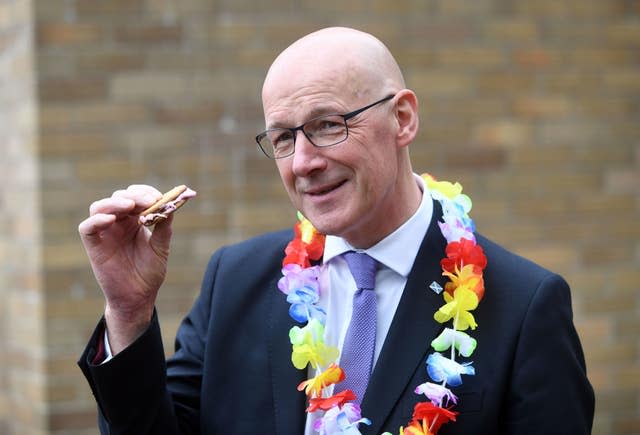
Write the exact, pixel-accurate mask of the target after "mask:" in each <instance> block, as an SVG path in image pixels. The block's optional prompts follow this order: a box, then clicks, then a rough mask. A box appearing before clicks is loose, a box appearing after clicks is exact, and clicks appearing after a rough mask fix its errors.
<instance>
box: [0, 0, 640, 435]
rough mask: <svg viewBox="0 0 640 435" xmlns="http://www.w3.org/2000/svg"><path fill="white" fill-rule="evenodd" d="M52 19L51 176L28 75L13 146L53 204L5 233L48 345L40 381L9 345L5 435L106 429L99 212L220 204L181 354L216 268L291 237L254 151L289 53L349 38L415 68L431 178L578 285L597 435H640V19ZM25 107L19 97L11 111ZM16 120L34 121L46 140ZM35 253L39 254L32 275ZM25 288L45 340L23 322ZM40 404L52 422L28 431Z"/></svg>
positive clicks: (193, 14) (480, 220)
mask: <svg viewBox="0 0 640 435" xmlns="http://www.w3.org/2000/svg"><path fill="white" fill-rule="evenodd" d="M26 4H27V2H26V1H17V0H16V1H8V0H3V1H0V20H1V21H0V29H1V30H5V29H10V28H13V26H14V21H12V20H11V19H9V17H13V16H14V15H11V14H12V12H10V11H9V10H10V9H11V8H18V9H20V8H21V7H24V5H26ZM20 10H21V9H20ZM34 10H35V18H34V19H35V24H36V38H37V39H36V43H37V47H36V50H35V55H36V57H37V68H36V69H35V71H36V72H37V79H38V89H37V90H38V100H37V108H38V110H39V117H40V125H39V142H40V153H39V156H38V159H36V158H35V157H36V156H34V155H33V148H32V137H31V136H30V134H32V132H33V128H34V124H33V121H32V120H31V119H32V118H30V117H29V116H30V115H29V116H26V115H16V113H18V114H20V113H24V112H23V111H22V110H21V108H23V107H24V104H27V105H28V108H27V109H25V110H26V112H27V113H31V112H30V109H31V110H32V109H33V104H34V103H33V102H32V100H30V99H29V97H30V94H29V91H28V89H29V88H28V85H29V79H28V77H29V76H28V74H23V73H24V72H25V71H29V65H28V63H27V65H25V62H24V61H20V62H17V63H18V64H19V65H20V68H24V69H23V70H20V71H22V72H23V73H20V74H19V73H17V72H15V70H11V71H10V72H8V73H7V74H8V75H7V77H8V79H9V80H11V81H12V83H20V84H23V85H24V86H25V90H24V91H23V93H22V94H21V95H22V98H21V99H19V100H13V101H14V103H13V104H10V105H8V106H3V108H2V112H0V113H1V115H0V119H2V120H5V119H6V120H7V122H8V125H11V126H12V129H9V130H6V129H5V130H4V131H8V132H10V133H11V134H13V135H16V137H18V138H19V139H17V140H18V141H19V143H21V144H22V143H24V146H21V147H15V146H14V147H13V148H12V149H13V150H14V151H13V153H9V154H8V156H13V157H11V159H12V160H10V161H7V162H6V163H5V161H3V168H4V169H5V171H3V175H4V174H7V173H9V174H13V173H15V174H18V175H20V177H16V178H15V181H12V182H16V183H18V182H20V183H24V184H26V188H25V190H24V191H25V192H27V193H28V195H29V196H28V197H29V199H30V201H31V202H30V204H31V205H30V206H29V207H27V208H26V209H25V208H23V207H20V208H19V209H18V208H16V207H13V209H11V208H10V206H9V205H8V204H9V203H8V202H6V201H5V202H2V205H1V207H3V210H2V211H3V217H2V218H3V219H5V220H6V219H9V220H11V219H12V218H11V217H12V216H16V215H20V216H22V217H21V218H20V219H15V218H14V219H13V220H11V222H12V225H13V226H11V225H8V226H7V225H3V229H5V231H6V228H9V232H8V233H2V235H1V237H2V240H0V255H1V256H2V258H3V263H4V266H3V267H4V269H2V273H1V274H0V277H2V279H3V280H4V282H3V284H5V283H6V282H8V283H9V285H3V286H2V288H0V292H3V293H2V294H1V295H0V296H2V302H0V309H2V310H3V311H1V312H0V315H1V317H0V325H2V328H1V329H0V344H5V343H9V342H10V341H11V334H16V335H20V334H22V335H24V333H25V331H26V332H28V333H29V340H26V339H25V340H21V341H18V342H17V343H19V344H15V346H32V347H31V348H29V349H28V350H26V351H24V352H23V354H26V355H27V357H26V358H27V362H28V364H27V365H26V367H28V368H25V364H24V361H23V360H21V359H17V360H16V359H12V358H10V355H9V350H7V349H6V348H5V347H4V346H0V347H1V348H3V349H2V351H0V361H2V362H3V363H6V364H2V369H0V382H2V385H3V387H4V386H6V385H7V384H15V385H16V388H15V389H14V390H9V391H10V392H9V393H5V388H2V393H0V425H4V426H0V432H2V428H5V427H10V425H12V424H14V422H13V419H10V418H9V416H10V415H11V416H16V418H15V421H16V423H15V424H22V423H20V422H24V421H28V420H29V419H30V418H31V419H32V420H31V422H30V423H29V424H30V425H31V426H30V427H32V428H34V429H33V430H34V431H36V430H39V429H42V427H45V428H46V429H45V430H46V431H48V433H55V434H63V433H64V434H85V433H86V434H94V433H96V432H97V431H96V429H95V425H94V420H95V407H94V404H93V400H92V398H91V394H90V392H89V389H88V387H87V386H86V384H85V383H84V381H83V380H82V379H81V376H80V373H79V370H78V369H77V368H76V367H75V359H76V358H77V356H78V354H79V352H80V351H81V349H82V347H83V346H84V344H85V341H86V339H87V338H88V335H89V333H90V331H91V329H92V328H93V326H94V324H95V322H96V320H97V318H98V316H99V314H100V312H101V310H102V305H103V301H102V297H101V295H100V293H99V290H98V289H97V288H96V285H95V283H94V281H93V278H92V276H91V274H90V272H89V268H88V264H87V261H86V259H85V256H84V253H83V251H82V249H81V246H80V242H79V240H78V237H77V235H76V226H77V224H78V223H79V222H80V220H82V219H83V218H84V216H85V215H86V213H87V209H88V205H89V204H90V202H91V201H92V200H94V199H97V198H100V197H102V196H105V195H109V194H110V193H111V191H112V190H114V189H115V188H118V187H124V186H126V185H128V184H131V183H140V182H144V183H152V184H155V185H158V186H159V187H160V188H162V189H166V188H169V187H172V186H173V185H175V184H179V183H187V184H190V185H192V186H193V187H194V188H196V189H197V190H198V192H199V197H198V199H197V200H195V201H193V202H192V203H190V204H189V205H188V206H187V207H186V208H185V209H184V212H181V215H180V218H179V219H177V220H176V231H175V239H174V244H173V257H172V259H171V262H170V270H169V276H168V278H167V282H166V284H165V286H164V287H163V289H162V292H161V296H160V299H159V302H158V307H159V311H160V315H161V318H162V324H163V332H164V337H165V341H166V344H167V346H168V349H170V347H171V341H172V337H173V335H174V332H175V328H176V327H177V324H178V322H179V320H180V318H181V317H182V315H183V314H184V312H185V311H186V310H187V309H188V307H189V306H190V304H191V301H192V300H193V297H194V295H195V294H196V292H197V289H198V286H199V281H200V278H201V273H202V271H203V268H204V266H205V263H206V261H207V259H208V255H209V254H210V252H211V251H212V250H214V249H215V248H217V247H219V246H221V245H222V244H224V243H229V242H233V241H236V240H239V239H242V238H244V237H247V236H249V235H252V234H256V233H259V232H262V231H264V230H269V229H274V228H279V227H281V226H283V225H286V224H289V223H291V221H292V215H293V210H292V209H291V206H290V205H289V204H288V201H287V199H286V197H285V195H284V193H283V191H282V188H281V186H280V181H279V179H278V176H277V173H276V171H275V169H274V167H273V164H272V163H271V162H269V161H268V160H266V159H265V158H264V157H263V156H262V155H261V154H260V153H259V152H258V151H257V150H256V148H255V146H254V144H253V139H252V137H253V135H255V133H256V132H257V131H259V130H260V129H261V127H262V120H261V108H260V100H259V90H260V86H261V81H262V78H263V75H264V72H265V71H266V68H267V67H268V65H269V64H270V62H271V60H272V59H273V57H274V56H275V55H276V54H277V53H278V52H279V51H280V50H281V49H282V48H284V47H285V46H286V45H287V44H288V43H290V42H291V41H292V40H294V39H295V38H297V37H299V36H300V35H302V34H304V33H307V32H308V31H310V30H313V29H316V28H319V27H324V26H327V25H334V24H339V25H349V26H355V27H359V28H362V29H364V30H367V31H370V32H372V33H374V34H376V35H378V36H379V37H380V38H382V39H383V40H384V41H386V42H387V43H388V45H389V47H390V48H391V50H392V51H393V52H394V53H395V54H396V57H397V59H398V61H399V62H400V64H401V65H402V66H403V70H404V72H405V75H406V78H407V81H408V83H409V86H410V87H412V88H413V89H414V90H415V91H416V92H417V93H418V96H419V98H420V101H421V115H422V123H421V124H422V128H421V133H420V136H419V138H418V140H417V141H416V143H415V144H414V145H413V147H412V152H413V156H414V166H415V168H416V170H418V171H430V172H432V173H433V174H434V175H436V176H438V177H440V178H447V179H458V180H460V181H461V182H462V183H463V184H464V185H465V186H466V189H467V191H468V192H469V193H470V194H471V195H472V196H473V197H474V199H475V209H474V216H475V218H476V222H477V224H478V227H479V229H480V230H481V231H482V232H483V233H485V234H486V235H488V236H490V237H492V238H494V239H495V240H497V241H498V242H500V243H502V244H504V245H506V246H507V247H509V248H511V249H513V250H515V251H516V252H519V253H521V254H523V255H525V256H528V257H530V258H532V259H534V260H536V261H538V262H540V263H542V264H543V265H545V266H547V267H549V268H552V269H554V270H557V271H559V272H560V273H562V274H563V275H564V276H565V277H566V278H567V279H568V281H569V282H570V284H571V285H572V288H573V303H574V310H575V317H576V324H577V326H578V329H579V332H580V334H581V337H582V339H583V344H584V347H585V352H586V357H587V362H588V368H589V376H590V378H591V380H592V382H593V384H594V386H595V388H596V394H597V409H596V421H595V428H594V433H595V434H609V433H616V434H633V433H638V432H640V417H639V407H640V403H639V397H638V396H639V393H638V391H639V390H640V363H639V362H638V357H639V352H638V351H639V349H638V340H637V331H638V330H640V320H639V315H638V314H639V309H640V307H639V304H638V302H639V301H638V298H639V296H638V294H639V293H638V290H639V288H638V284H637V283H638V282H640V272H639V271H638V270H639V267H638V266H639V265H640V244H639V242H638V240H639V237H638V236H639V234H640V226H638V224H637V222H638V220H639V217H640V216H639V215H640V209H639V198H640V195H639V193H640V191H639V189H638V185H639V184H640V151H639V148H640V147H639V142H640V134H639V133H640V127H639V125H640V123H639V122H638V121H640V119H639V117H638V115H639V110H640V109H639V108H640V106H639V104H638V101H639V97H640V80H638V72H639V68H638V63H639V62H640V58H639V57H638V49H640V2H638V1H637V0H611V1H602V0H581V1H579V2H569V1H562V0H560V1H558V0H518V1H506V0H475V1H473V2H469V1H465V0H419V1H415V0H413V1H412V0H401V1H397V0H395V1H390V0H375V1H371V2H365V1H353V2H347V3H345V2H336V1H325V2H322V3H319V2H309V1H305V2H298V4H294V3H293V2H290V1H282V0H279V1H270V2H248V1H238V0H218V1H215V2H214V1H212V0H111V1H108V2H105V1H101V0H39V1H35V2H34ZM4 17H7V18H5V19H2V18H4ZM21 22H22V23H23V24H22V27H21V28H22V30H21V31H23V32H26V29H27V28H28V23H27V22H26V21H21ZM5 33H6V32H3V34H2V36H1V37H0V41H2V43H3V46H2V49H3V53H5V54H3V56H4V57H3V58H2V59H3V62H5V60H4V59H5V58H6V57H7V54H6V53H9V57H11V56H14V57H15V58H16V59H20V58H21V57H20V56H22V55H18V54H15V51H12V50H11V49H8V48H7V47H8V45H7V44H9V46H11V44H13V47H18V48H20V49H22V50H24V51H25V52H28V49H27V48H26V46H24V45H20V43H17V42H11V41H13V40H12V39H11V38H8V39H7V38H6V36H5ZM5 41H7V42H5ZM25 56H26V54H25ZM3 65H4V64H3ZM3 71H4V70H3ZM12 74H13V75H12ZM24 77H27V78H26V79H25V78H24ZM16 79H19V80H17V81H15V80H16ZM1 80H3V81H4V80H5V76H4V72H3V75H2V79H1ZM17 89H18V87H11V88H8V87H6V86H5V85H3V87H2V91H1V93H2V96H3V97H4V95H10V94H11V93H12V92H18V90H17ZM25 101H26V102H27V103H25ZM29 104H30V105H29ZM16 116H18V117H21V119H23V121H24V119H28V120H27V121H24V123H25V124H26V127H25V129H24V130H21V129H19V128H18V127H17V125H22V124H19V123H17V124H16V123H13V122H11V121H12V120H13V119H15V118H12V117H16ZM25 116H26V118H25ZM3 157H4V158H5V159H7V157H5V156H4V155H3ZM38 165H39V168H40V170H39V176H40V177H41V180H42V181H41V184H40V186H39V191H40V197H41V201H40V207H41V211H40V213H36V210H37V207H36V202H35V201H36V199H37V198H38V192H37V191H36V190H35V189H34V183H35V180H37V178H38V174H37V173H35V168H37V167H38ZM27 174H28V176H27ZM24 177H27V178H28V180H26V181H22V180H23V178H24ZM18 180H21V181H18ZM5 186H6V185H5ZM2 193H3V196H6V195H7V194H9V193H10V191H9V189H7V188H6V187H3V190H2ZM5 210H9V212H8V213H7V214H4V213H5ZM40 221H41V224H42V227H41V228H42V238H43V241H42V243H41V244H38V243H35V242H34V243H32V244H24V243H22V241H21V240H20V239H19V235H20V234H21V231H22V232H26V233H27V234H28V236H29V240H35V241H37V240H38V238H39V234H40V233H39V230H38V228H39V223H40ZM18 246H20V247H21V249H27V248H25V246H28V249H31V251H30V252H27V253H24V255H23V256H22V257H17V256H16V255H14V254H13V252H15V251H14V249H16V248H17V247H18ZM40 249H41V250H42V264H41V265H40V264H38V262H37V261H36V259H37V258H38V255H37V253H38V252H39V250H40ZM19 252H21V253H23V252H24V251H19ZM18 258H20V261H17V260H18ZM24 258H27V259H29V260H28V261H24ZM25 268H26V271H25ZM38 271H40V272H41V273H40V274H38V273H37V272H38ZM22 273H25V274H26V275H21V276H28V277H30V279H24V277H23V278H20V277H17V276H18V275H20V274H22ZM39 277H41V279H42V282H40V281H38V279H39ZM12 283H13V284H12ZM25 287H26V289H25ZM9 289H15V291H14V292H13V294H14V295H15V299H14V302H13V304H17V307H19V308H21V309H23V310H24V311H25V312H26V314H25V315H24V317H23V316H20V319H22V320H21V322H23V323H14V320H16V319H15V315H14V314H12V313H13V312H14V310H13V306H11V307H10V306H9V305H8V304H9V302H8V301H9V300H11V299H10V298H6V297H4V296H5V295H10V294H12V293H11V291H12V290H9ZM22 289H24V290H29V291H24V292H23V291H18V290H22ZM39 289H41V290H43V291H41V292H40V291H38V290H39ZM41 301H43V302H44V304H40V302H41ZM17 307H16V309H17ZM37 310H40V311H38V312H39V314H40V316H39V317H38V316H34V315H33V314H34V313H36V311H37ZM16 312H17V311H16ZM12 316H13V317H12ZM42 324H45V325H46V329H44V330H42V328H41V325H42ZM31 331H35V332H34V333H33V334H31ZM38 334H45V335H38ZM14 343H16V342H15V341H14ZM38 344H40V345H41V346H40V347H37V345H38ZM9 349H10V348H9ZM38 358H43V361H40V360H39V359H38ZM39 362H43V363H44V364H45V365H44V369H45V370H46V382H44V381H42V380H41V379H39V378H38V377H37V376H35V377H33V378H31V377H29V378H28V380H29V382H30V383H31V384H37V385H36V386H35V387H33V386H32V385H30V387H31V388H29V389H24V388H17V386H18V383H19V382H20V381H21V380H24V379H25V377H24V376H23V375H22V374H21V373H22V372H20V370H30V371H31V372H32V373H34V374H36V375H37V373H38V367H39V366H38V363H39ZM550 369H552V367H550ZM44 386H46V392H45V393H44V394H43V395H42V396H43V397H42V398H41V400H35V399H37V398H38V397H40V395H41V392H40V389H41V388H43V387H44ZM25 391H28V392H29V394H32V395H33V396H32V397H31V398H32V399H34V400H33V403H37V406H35V412H34V411H33V409H31V410H28V409H26V410H25V409H22V412H21V413H17V412H15V411H14V410H16V409H17V408H15V406H17V405H15V403H20V400H22V399H20V398H19V397H18V396H19V395H20V394H23V393H24V392H25ZM558 400H570V398H569V399H567V398H558ZM12 406H13V408H12ZM29 411H30V412H29ZM42 416H45V417H46V418H45V421H44V422H42V420H41V419H42ZM25 424H27V423H25ZM19 433H23V432H19Z"/></svg>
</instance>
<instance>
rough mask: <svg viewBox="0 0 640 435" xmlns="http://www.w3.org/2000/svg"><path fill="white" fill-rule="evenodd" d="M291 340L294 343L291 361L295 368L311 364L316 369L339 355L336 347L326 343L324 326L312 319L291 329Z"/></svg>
mask: <svg viewBox="0 0 640 435" xmlns="http://www.w3.org/2000/svg"><path fill="white" fill-rule="evenodd" d="M289 340H290V341H291V344H292V345H293V352H292V353H291V362H292V363H293V365H294V366H295V368H297V369H300V370H302V369H303V368H305V367H306V366H307V364H311V367H313V368H314V369H316V368H318V366H319V365H321V366H324V365H326V364H328V363H329V362H330V361H333V360H335V359H336V358H337V357H338V354H339V353H340V351H339V350H338V348H336V347H332V346H327V345H326V344H325V343H324V326H322V324H321V323H320V322H319V321H318V320H317V319H311V320H309V323H307V325H306V326H305V327H304V328H300V327H299V326H294V327H293V328H291V329H290V330H289Z"/></svg>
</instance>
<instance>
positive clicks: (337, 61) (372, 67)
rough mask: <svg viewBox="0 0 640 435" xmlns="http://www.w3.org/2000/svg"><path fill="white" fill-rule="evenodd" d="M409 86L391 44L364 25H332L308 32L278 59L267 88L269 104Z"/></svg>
mask: <svg viewBox="0 0 640 435" xmlns="http://www.w3.org/2000/svg"><path fill="white" fill-rule="evenodd" d="M404 87H405V84H404V78H403V77H402V73H401V71H400V68H399V67H398V64H397V63H396V61H395V59H394V58H393V56H392V55H391V53H390V52H389V50H388V49H387V47H386V46H385V45H384V44H383V43H382V42H381V41H380V40H378V39H377V38H375V37H374V36H372V35H370V34H368V33H364V32H361V31H358V30H354V29H349V28H344V27H331V28H326V29H322V30H319V31H316V32H314V33H311V34H309V35H306V36H304V37H302V38H301V39H299V40H297V41H296V42H294V43H293V44H291V45H290V46H289V47H288V48H286V49H285V50H284V51H283V52H282V53H281V54H280V55H279V56H278V57H277V58H276V60H275V61H274V62H273V64H272V65H271V68H269V71H268V73H267V76H266V78H265V81H264V85H263V88H262V99H263V104H264V105H265V106H268V105H270V104H272V103H273V102H274V101H278V100H279V99H281V98H287V97H291V96H292V95H296V94H297V93H304V92H305V91H306V90H308V89H313V90H314V91H316V90H323V91H324V92H327V93H333V94H336V95H342V96H344V97H346V98H350V99H353V100H356V101H358V100H360V101H368V100H370V99H371V98H378V97H379V96H381V95H386V94H392V93H394V92H396V91H398V90H400V89H403V88H404Z"/></svg>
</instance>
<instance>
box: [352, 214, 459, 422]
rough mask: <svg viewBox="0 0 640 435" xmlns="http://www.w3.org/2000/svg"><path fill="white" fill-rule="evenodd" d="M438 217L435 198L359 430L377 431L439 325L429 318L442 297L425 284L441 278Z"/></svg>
mask: <svg viewBox="0 0 640 435" xmlns="http://www.w3.org/2000/svg"><path fill="white" fill-rule="evenodd" d="M441 217H442V209H441V207H440V203H439V202H438V201H434V209H433V217H432V219H431V223H430V225H429V228H428V230H427V234H426V235H425V238H424V240H423V241H422V245H421V246H420V250H419V251H418V255H417V257H416V260H415V262H414V264H413V268H412V269H411V272H410V273H409V277H408V279H407V284H406V286H405V289H404V292H403V294H402V297H401V299H400V303H399V305H398V308H397V310H396V313H395V315H394V318H393V321H392V323H391V327H390V328H389V332H388V334H387V338H386V339H385V342H384V345H383V347H382V351H381V352H380V356H379V358H378V362H377V363H376V366H375V368H374V371H373V373H372V375H371V380H370V381H369V386H368V388H367V391H366V393H365V396H364V398H363V402H362V415H363V416H365V417H368V418H370V419H371V420H372V421H373V423H372V425H371V426H369V427H366V426H364V425H361V426H360V428H361V430H362V431H363V433H367V434H369V433H371V434H377V433H379V432H380V430H381V428H382V426H383V424H384V423H385V421H386V420H387V418H388V417H389V415H390V413H391V411H392V410H393V408H394V406H395V405H396V404H397V403H398V401H399V400H400V398H401V396H402V394H403V392H404V391H405V390H406V389H407V388H414V387H415V385H409V383H410V381H411V378H412V377H413V375H414V373H415V372H416V370H417V369H420V366H423V365H424V364H425V359H426V356H427V353H428V352H429V350H430V343H431V340H432V339H433V338H435V337H436V335H437V334H438V333H439V332H440V329H442V327H441V325H440V324H439V323H437V322H436V321H435V320H434V319H433V314H434V313H435V312H436V310H437V309H438V308H439V307H440V306H441V305H442V304H443V300H442V296H441V295H437V294H436V293H435V292H434V291H433V290H431V289H430V288H429V286H430V284H431V283H432V282H434V281H435V282H437V283H438V284H440V285H441V286H442V287H444V284H445V282H446V278H445V277H443V276H442V269H441V268H440V260H441V259H442V258H443V256H444V252H445V247H446V240H445V239H444V237H442V234H441V232H440V228H439V227H438V224H437V221H439V220H440V218H441ZM424 370H425V373H426V367H425V368H424ZM416 401H417V396H416ZM394 430H397V428H394Z"/></svg>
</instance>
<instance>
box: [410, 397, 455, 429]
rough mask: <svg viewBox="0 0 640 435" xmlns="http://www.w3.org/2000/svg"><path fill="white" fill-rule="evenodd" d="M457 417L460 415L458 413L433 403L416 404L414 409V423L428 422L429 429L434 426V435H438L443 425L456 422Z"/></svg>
mask: <svg viewBox="0 0 640 435" xmlns="http://www.w3.org/2000/svg"><path fill="white" fill-rule="evenodd" d="M456 415H458V413H457V412H455V411H449V410H448V409H445V408H441V407H439V406H436V405H434V404H433V403H431V402H420V403H416V406H415V407H414V408H413V421H414V422H416V421H422V420H426V421H427V422H428V423H429V427H431V426H433V427H431V431H432V432H433V434H434V435H435V434H436V433H438V430H439V429H440V426H442V425H443V424H445V423H448V422H450V421H456Z"/></svg>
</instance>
